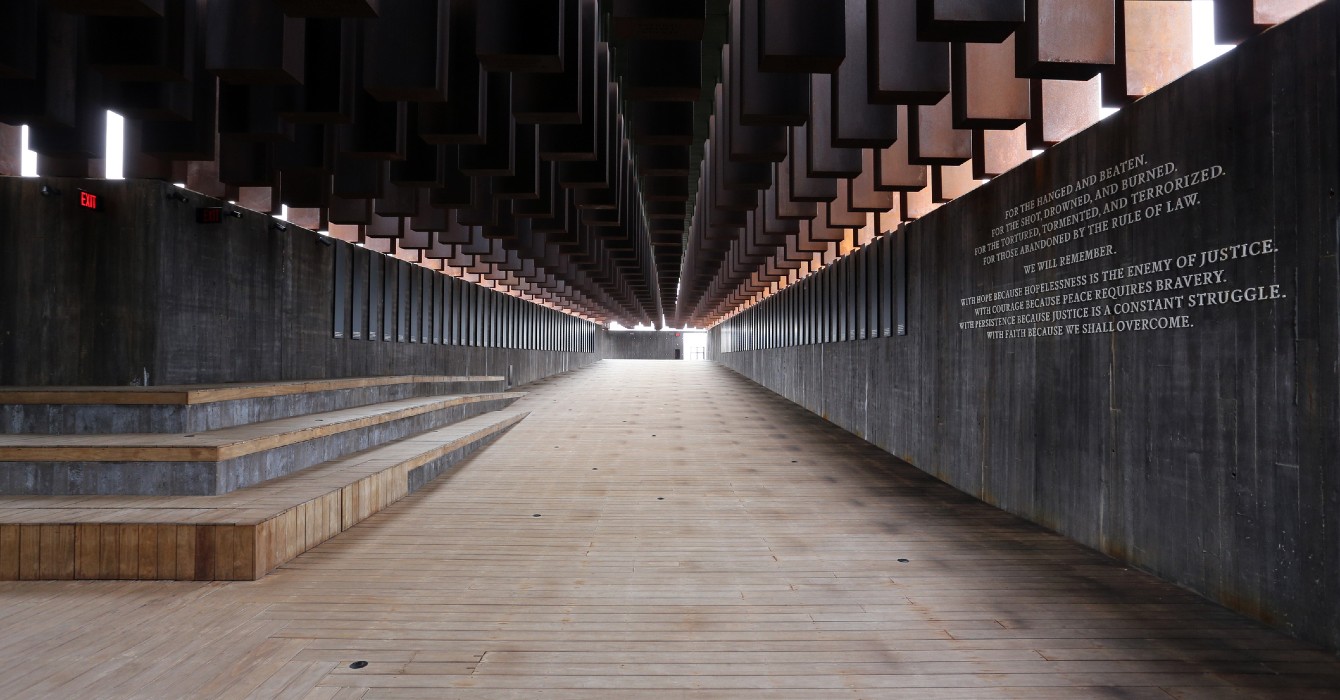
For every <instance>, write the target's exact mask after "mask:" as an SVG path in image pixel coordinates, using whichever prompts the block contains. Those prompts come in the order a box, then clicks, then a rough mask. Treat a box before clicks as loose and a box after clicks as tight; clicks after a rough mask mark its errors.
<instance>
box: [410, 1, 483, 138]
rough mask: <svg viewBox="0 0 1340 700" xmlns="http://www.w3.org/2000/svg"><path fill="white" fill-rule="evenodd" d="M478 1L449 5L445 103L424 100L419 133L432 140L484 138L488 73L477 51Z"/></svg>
mask: <svg viewBox="0 0 1340 700" xmlns="http://www.w3.org/2000/svg"><path fill="white" fill-rule="evenodd" d="M474 8H475V3H473V2H453V3H451V5H450V19H449V21H448V24H449V26H450V30H451V31H450V36H449V37H448V40H447V52H448V54H449V55H448V56H447V70H448V76H447V90H448V95H449V97H450V99H448V100H447V102H446V104H441V103H421V104H418V105H415V108H416V109H417V110H418V111H419V135H420V136H422V137H423V139H424V140H426V141H429V142H430V143H451V144H461V143H471V144H480V143H483V142H484V139H485V137H486V134H485V121H484V120H485V117H486V116H487V115H486V110H487V108H488V94H489V93H488V82H487V81H488V74H487V73H486V72H485V71H484V68H483V66H481V65H479V59H478V57H477V56H476V55H475V33H474V26H475V14H474Z"/></svg>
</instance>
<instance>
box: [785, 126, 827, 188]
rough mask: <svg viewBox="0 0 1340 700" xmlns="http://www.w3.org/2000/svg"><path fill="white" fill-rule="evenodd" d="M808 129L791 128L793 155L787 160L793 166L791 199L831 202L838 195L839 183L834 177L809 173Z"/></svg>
mask: <svg viewBox="0 0 1340 700" xmlns="http://www.w3.org/2000/svg"><path fill="white" fill-rule="evenodd" d="M806 131H807V130H806V129H805V128H802V127H796V128H793V129H791V155H789V156H787V159H786V161H784V162H786V163H787V164H788V165H790V167H791V182H790V185H791V191H790V194H791V199H792V200H795V201H801V202H831V201H832V200H833V199H834V198H835V197H837V184H836V183H835V182H834V181H833V179H832V178H815V177H811V176H810V175H809V167H808V165H807V163H808V162H809V159H810V156H809V151H810V148H809V141H808V138H807V135H806Z"/></svg>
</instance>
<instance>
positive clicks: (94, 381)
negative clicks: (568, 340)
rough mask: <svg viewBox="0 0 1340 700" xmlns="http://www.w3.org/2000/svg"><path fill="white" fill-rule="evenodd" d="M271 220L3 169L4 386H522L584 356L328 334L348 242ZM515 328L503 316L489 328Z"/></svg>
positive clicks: (0, 364) (162, 191)
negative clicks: (353, 381) (199, 213)
mask: <svg viewBox="0 0 1340 700" xmlns="http://www.w3.org/2000/svg"><path fill="white" fill-rule="evenodd" d="M43 186H47V187H48V192H49V193H50V192H53V191H55V192H59V194H49V195H43V194H42V193H41V191H42V188H43ZM81 188H83V189H87V190H89V191H90V192H93V193H94V194H97V195H98V197H99V199H100V202H101V203H102V207H103V208H102V210H101V211H93V210H88V209H81V208H80V207H79V204H78V201H79V200H78V198H79V190H80V189H81ZM169 195H181V196H184V197H185V198H186V200H187V201H185V202H182V201H177V200H175V199H171V198H169ZM219 205H221V206H224V207H227V208H228V209H230V210H234V211H237V212H238V213H239V214H240V215H241V217H240V218H233V217H230V216H225V217H223V223H220V224H212V225H211V224H198V223H196V219H195V216H196V208H197V207H201V206H219ZM274 224H275V220H274V219H273V218H272V217H270V216H268V215H266V214H262V213H259V212H253V211H249V210H244V209H239V208H236V207H233V206H231V205H228V204H226V203H224V202H220V201H218V200H214V199H210V198H207V197H204V196H203V195H199V194H196V193H192V192H187V191H185V190H181V189H179V188H176V187H173V186H172V185H170V184H167V183H162V182H154V181H129V180H87V181H85V180H77V179H68V178H17V177H0V385H16V386H56V385H75V386H78V385H99V386H125V385H132V384H144V383H145V382H146V379H147V383H149V384H153V385H163V384H201V383H220V382H253V381H276V380H286V379H324V378H334V377H355V376H376V375H389V374H432V375H457V376H467V375H470V376H479V375H497V376H506V377H510V378H511V381H512V384H513V385H518V384H524V383H527V382H531V381H534V380H536V379H540V378H543V377H546V376H549V375H551V374H555V373H558V372H565V371H569V370H572V369H576V368H578V367H582V366H584V365H586V364H589V363H590V362H593V361H595V359H596V353H595V352H593V351H590V352H575V351H564V350H525V349H519V348H504V347H498V345H500V344H501V343H500V342H494V343H493V344H492V346H490V347H485V346H482V345H474V346H471V345H442V344H433V343H421V342H383V341H369V340H353V339H350V338H347V337H346V338H336V337H334V334H333V329H334V327H335V326H334V314H335V305H334V304H333V300H334V298H335V295H334V291H335V275H334V270H335V257H336V249H337V248H341V247H345V248H347V247H348V244H346V243H342V242H338V241H329V240H325V242H326V243H331V245H322V243H321V241H322V239H319V238H318V236H317V235H316V234H315V233H313V232H310V231H306V230H303V229H300V228H298V227H297V226H294V225H288V226H287V230H285V231H280V230H278V229H276V228H275V226H274ZM487 294H493V292H488V293H487ZM490 308H493V305H490ZM521 323H522V321H521V320H518V319H507V318H500V319H499V320H498V321H497V326H494V328H499V327H505V326H507V325H508V324H511V325H514V326H515V325H518V324H521ZM497 335H498V336H501V335H502V334H501V333H498V334H497ZM550 347H558V346H557V345H556V344H553V343H551V344H550Z"/></svg>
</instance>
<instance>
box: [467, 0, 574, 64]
mask: <svg viewBox="0 0 1340 700" xmlns="http://www.w3.org/2000/svg"><path fill="white" fill-rule="evenodd" d="M576 1H577V0H480V2H478V4H477V5H476V8H475V12H476V17H477V19H476V24H475V37H476V38H475V51H476V53H477V54H478V55H479V62H480V64H481V65H483V66H484V70H487V71H491V72H506V73H559V72H562V70H563V61H564V58H565V57H564V55H563V13H564V5H565V4H567V3H572V2H576ZM523 17H524V18H525V19H524V20H522V19H521V18H523Z"/></svg>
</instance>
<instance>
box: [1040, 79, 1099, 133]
mask: <svg viewBox="0 0 1340 700" xmlns="http://www.w3.org/2000/svg"><path fill="white" fill-rule="evenodd" d="M1031 90H1032V96H1031V99H1032V104H1033V118H1032V119H1029V120H1028V147H1029V148H1045V147H1046V146H1050V145H1052V144H1055V143H1059V142H1061V141H1064V140H1065V139H1067V138H1069V137H1071V136H1073V135H1074V134H1077V133H1079V132H1080V131H1083V130H1084V129H1086V128H1088V127H1089V126H1090V125H1092V124H1093V123H1094V122H1096V121H1098V119H1099V118H1100V117H1101V115H1102V100H1103V96H1102V78H1101V77H1095V78H1092V79H1089V80H1034V81H1033V85H1032V88H1031Z"/></svg>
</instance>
